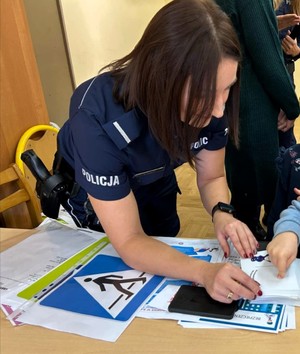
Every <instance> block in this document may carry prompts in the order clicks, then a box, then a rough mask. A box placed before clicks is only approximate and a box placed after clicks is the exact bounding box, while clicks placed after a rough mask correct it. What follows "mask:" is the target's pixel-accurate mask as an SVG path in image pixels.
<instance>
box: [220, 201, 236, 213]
mask: <svg viewBox="0 0 300 354" xmlns="http://www.w3.org/2000/svg"><path fill="white" fill-rule="evenodd" d="M218 206H219V208H220V210H222V211H224V212H226V213H229V214H233V213H234V207H233V206H232V205H230V204H226V203H222V202H220V203H219V204H218Z"/></svg>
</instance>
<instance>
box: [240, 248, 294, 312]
mask: <svg viewBox="0 0 300 354" xmlns="http://www.w3.org/2000/svg"><path fill="white" fill-rule="evenodd" d="M241 267H242V269H243V271H244V272H245V273H247V274H248V275H249V276H250V277H251V278H253V279H254V280H256V281H257V282H258V283H260V284H261V289H262V292H263V296H260V297H258V298H257V299H256V300H255V301H254V302H260V303H262V302H263V303H266V302H272V303H279V304H287V305H294V306H300V259H296V260H295V261H294V262H293V263H292V264H291V265H290V267H289V269H288V270H287V272H286V275H285V277H284V278H282V279H279V278H278V277H277V274H278V271H277V269H276V267H275V266H274V265H273V264H272V263H271V261H270V260H269V255H268V253H267V251H261V252H258V253H257V254H256V255H255V256H254V257H253V258H251V259H242V260H241Z"/></svg>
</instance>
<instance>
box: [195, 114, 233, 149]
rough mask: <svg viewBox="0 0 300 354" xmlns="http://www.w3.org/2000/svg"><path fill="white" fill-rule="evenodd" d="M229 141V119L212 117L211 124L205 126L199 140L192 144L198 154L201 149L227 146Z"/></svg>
mask: <svg viewBox="0 0 300 354" xmlns="http://www.w3.org/2000/svg"><path fill="white" fill-rule="evenodd" d="M227 141H228V121H227V118H226V116H225V115H224V116H223V117H222V118H214V117H213V118H212V120H211V122H210V124H209V125H208V126H207V127H205V128H203V129H202V130H201V131H200V133H199V136H198V140H197V141H196V142H195V143H194V144H193V146H192V152H193V153H194V154H197V153H198V152H199V151H200V150H202V149H206V150H211V151H213V150H219V149H222V148H224V147H225V146H226V144H227Z"/></svg>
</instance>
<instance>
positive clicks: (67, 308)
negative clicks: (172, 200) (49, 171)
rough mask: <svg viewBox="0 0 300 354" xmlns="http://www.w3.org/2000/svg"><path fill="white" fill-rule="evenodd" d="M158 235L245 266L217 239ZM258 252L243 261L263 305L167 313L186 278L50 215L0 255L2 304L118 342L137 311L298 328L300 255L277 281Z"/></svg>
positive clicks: (25, 319)
mask: <svg viewBox="0 0 300 354" xmlns="http://www.w3.org/2000/svg"><path fill="white" fill-rule="evenodd" d="M73 227H74V226H73ZM157 239H159V240H160V241H162V242H165V243H166V244H168V245H170V246H171V247H173V248H175V249H177V250H178V251H179V252H182V253H184V254H186V255H188V256H190V257H194V258H197V259H200V260H203V261H206V262H213V263H215V262H231V263H233V264H235V265H236V266H241V260H240V257H239V256H238V254H237V252H236V251H235V249H234V248H233V247H232V246H231V252H230V257H229V258H227V259H225V258H224V255H223V251H222V249H221V247H220V245H219V243H218V241H217V240H216V239H213V240H207V239H186V238H184V239H183V238H173V237H170V238H165V237H163V238H159V237H157ZM255 257H257V258H255ZM255 257H254V258H253V260H252V261H251V260H247V261H246V260H243V261H242V267H243V269H244V270H245V271H246V272H248V274H250V275H251V276H252V277H253V278H254V279H255V280H257V281H258V282H260V283H261V287H262V291H263V293H264V296H263V297H261V298H260V300H263V303H257V302H249V301H244V302H243V304H242V306H241V308H240V309H239V310H238V311H237V312H236V314H235V316H234V318H233V319H232V320H219V319H214V318H205V317H199V316H191V315H183V314H177V313H170V312H168V305H169V303H170V301H171V300H172V298H173V297H174V295H175V293H176V292H177V290H178V288H179V287H180V285H183V284H190V283H189V282H186V281H182V280H175V279H167V278H163V277H159V276H155V275H151V274H147V273H144V272H139V271H136V270H134V269H132V268H130V267H128V266H127V265H126V264H125V263H124V262H123V261H122V259H121V258H120V257H119V255H118V254H117V252H116V251H115V250H114V248H113V247H112V245H111V244H110V243H109V242H108V239H107V237H106V236H105V235H104V234H101V233H93V232H89V231H88V230H85V231H84V230H78V229H75V228H70V227H68V226H64V225H62V224H59V223H57V222H54V221H49V220H48V222H46V223H45V224H44V225H42V226H41V227H39V228H38V232H37V233H35V234H34V235H33V236H31V237H29V238H27V239H26V240H25V241H23V242H21V243H19V244H18V245H16V246H14V247H12V248H11V249H8V250H6V251H4V252H3V253H2V254H1V269H0V272H1V274H0V278H1V279H0V281H1V290H0V294H1V307H2V309H3V311H4V312H5V313H6V314H7V315H9V314H10V313H11V312H12V313H13V315H11V316H10V317H8V318H9V319H10V320H11V322H12V323H13V324H15V325H18V324H19V323H27V324H32V325H39V326H43V327H47V328H51V329H54V330H59V331H65V332H71V333H76V334H79V335H83V336H87V337H92V338H97V339H102V340H107V341H116V340H117V339H118V337H119V336H120V335H121V334H122V332H123V331H124V330H125V329H126V328H127V326H128V325H129V324H130V322H131V321H132V320H133V318H134V317H135V316H139V317H145V318H162V319H164V318H166V319H174V320H177V321H179V324H180V325H182V326H184V327H189V328H203V327H205V328H216V327H217V328H242V329H249V330H256V331H267V332H272V333H277V332H279V331H283V330H285V329H292V328H295V312H294V307H293V306H290V305H291V304H293V305H298V304H299V301H300V294H299V275H300V272H299V263H298V261H297V262H295V263H294V264H293V265H292V266H291V267H290V270H289V272H288V274H287V276H286V278H285V279H281V280H279V279H277V278H276V270H275V269H274V267H273V266H272V265H271V263H270V262H268V260H267V255H266V253H265V252H262V253H259V254H258V255H256V256H255ZM24 265H26V267H24ZM297 270H298V272H297ZM278 300H280V301H278ZM15 315H18V316H17V318H16V317H15ZM99 329H100V330H99Z"/></svg>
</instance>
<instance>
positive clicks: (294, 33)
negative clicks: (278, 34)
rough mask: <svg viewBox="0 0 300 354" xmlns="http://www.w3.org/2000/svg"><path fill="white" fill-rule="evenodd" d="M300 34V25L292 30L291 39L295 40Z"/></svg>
mask: <svg viewBox="0 0 300 354" xmlns="http://www.w3.org/2000/svg"><path fill="white" fill-rule="evenodd" d="M299 34H300V25H296V26H294V28H293V29H292V31H291V33H290V37H291V38H293V39H295V38H296V37H298V36H299Z"/></svg>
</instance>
